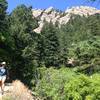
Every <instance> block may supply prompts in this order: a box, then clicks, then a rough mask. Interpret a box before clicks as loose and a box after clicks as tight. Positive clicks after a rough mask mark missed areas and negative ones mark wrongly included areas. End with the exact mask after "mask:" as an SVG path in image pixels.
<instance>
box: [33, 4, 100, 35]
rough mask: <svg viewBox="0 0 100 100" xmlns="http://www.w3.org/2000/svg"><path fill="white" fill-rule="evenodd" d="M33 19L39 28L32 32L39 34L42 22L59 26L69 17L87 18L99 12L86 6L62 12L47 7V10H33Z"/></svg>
mask: <svg viewBox="0 0 100 100" xmlns="http://www.w3.org/2000/svg"><path fill="white" fill-rule="evenodd" d="M32 12H33V17H34V18H36V19H37V20H38V24H39V27H38V28H36V29H35V30H34V31H35V32H37V33H40V32H41V29H42V27H43V25H44V20H45V21H47V22H50V21H51V22H52V23H53V24H55V23H56V22H58V23H59V25H61V24H66V23H67V22H68V21H69V19H70V17H71V15H73V14H74V15H80V16H86V17H87V16H89V15H93V14H96V13H100V10H97V9H96V8H93V7H88V6H80V7H72V8H68V9H66V10H65V11H64V12H62V11H59V10H55V9H54V8H53V7H49V8H47V9H44V10H43V9H33V10H32Z"/></svg>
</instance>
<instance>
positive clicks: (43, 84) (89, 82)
mask: <svg viewBox="0 0 100 100" xmlns="http://www.w3.org/2000/svg"><path fill="white" fill-rule="evenodd" d="M39 70H40V72H41V75H42V77H41V78H40V79H39V80H38V82H37V84H36V88H35V92H36V93H37V94H38V96H40V97H42V98H43V99H44V100H99V99H100V96H99V94H100V83H99V82H100V74H94V75H93V76H90V77H89V76H86V75H84V74H80V73H77V72H74V71H73V70H72V69H68V68H61V69H59V70H58V69H54V68H48V69H46V68H41V69H39Z"/></svg>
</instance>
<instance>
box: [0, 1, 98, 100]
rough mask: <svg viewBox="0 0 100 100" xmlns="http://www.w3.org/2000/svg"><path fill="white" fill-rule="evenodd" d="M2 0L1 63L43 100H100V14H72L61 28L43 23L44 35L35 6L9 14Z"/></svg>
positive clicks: (0, 17) (13, 77) (21, 6)
mask: <svg viewBox="0 0 100 100" xmlns="http://www.w3.org/2000/svg"><path fill="white" fill-rule="evenodd" d="M7 7H8V3H7V2H6V0H0V62H2V61H6V62H7V69H9V74H10V80H14V79H19V80H21V81H22V82H23V83H24V84H26V85H27V86H28V87H29V88H30V89H31V90H33V91H34V95H36V96H39V97H40V98H41V99H43V100H100V14H99V13H95V14H93V15H89V16H80V15H74V14H72V15H71V17H70V20H69V21H68V22H67V23H66V24H62V25H60V26H59V23H58V22H56V23H55V24H54V23H53V22H52V21H50V22H47V21H46V20H44V25H43V28H42V30H41V33H36V32H34V29H36V28H38V27H39V24H38V20H39V19H38V18H35V17H33V12H32V7H27V6H25V5H19V6H18V7H17V8H15V9H14V10H13V11H12V12H11V13H10V14H8V13H7Z"/></svg>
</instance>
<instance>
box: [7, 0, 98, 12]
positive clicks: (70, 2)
mask: <svg viewBox="0 0 100 100" xmlns="http://www.w3.org/2000/svg"><path fill="white" fill-rule="evenodd" d="M7 1H8V12H11V11H12V10H13V9H14V8H16V6H18V5H20V4H25V5H27V6H32V7H33V8H40V9H44V8H48V7H50V6H52V7H54V8H56V9H60V10H65V9H66V8H68V7H72V6H80V5H83V6H92V7H96V8H97V9H100V3H97V2H96V3H92V2H91V3H88V2H87V1H88V0H7Z"/></svg>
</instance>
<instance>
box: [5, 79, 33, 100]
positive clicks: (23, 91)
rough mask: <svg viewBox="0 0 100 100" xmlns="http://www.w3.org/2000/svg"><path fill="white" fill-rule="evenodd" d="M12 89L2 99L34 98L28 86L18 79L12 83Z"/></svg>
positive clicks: (28, 99) (29, 99) (31, 99)
mask: <svg viewBox="0 0 100 100" xmlns="http://www.w3.org/2000/svg"><path fill="white" fill-rule="evenodd" d="M12 86H13V89H12V90H11V92H10V93H8V94H7V95H5V96H4V100H35V99H33V97H32V95H31V93H30V92H29V90H28V88H27V87H26V86H25V85H24V84H23V83H22V82H20V81H19V80H16V81H14V82H13V83H12Z"/></svg>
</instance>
